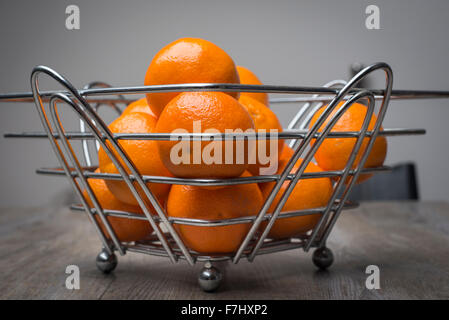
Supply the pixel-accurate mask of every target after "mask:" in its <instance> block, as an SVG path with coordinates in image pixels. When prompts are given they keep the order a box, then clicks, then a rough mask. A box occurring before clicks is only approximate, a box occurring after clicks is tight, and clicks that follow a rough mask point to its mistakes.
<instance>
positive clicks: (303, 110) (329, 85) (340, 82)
mask: <svg viewBox="0 0 449 320" xmlns="http://www.w3.org/2000/svg"><path fill="white" fill-rule="evenodd" d="M345 84H346V81H344V80H332V81H330V82H328V83H326V84H325V85H324V86H323V87H326V88H332V87H334V86H337V85H340V86H341V85H343V86H344V85H345ZM316 97H319V95H318V94H314V95H313V96H312V98H316ZM270 102H271V100H270ZM310 105H311V103H310V102H309V101H307V102H306V103H304V104H303V106H302V107H301V108H300V109H299V111H298V112H297V113H296V115H295V116H294V117H293V119H292V120H291V121H290V123H289V124H288V126H287V128H288V129H294V128H296V126H297V124H298V122H299V120H301V118H302V117H303V116H304V114H305V113H306V111H307V110H308V108H309V107H310Z"/></svg>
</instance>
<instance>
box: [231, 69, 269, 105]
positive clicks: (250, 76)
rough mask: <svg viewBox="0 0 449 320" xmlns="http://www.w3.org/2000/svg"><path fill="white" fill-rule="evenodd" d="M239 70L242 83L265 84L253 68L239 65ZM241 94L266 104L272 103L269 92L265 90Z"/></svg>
mask: <svg viewBox="0 0 449 320" xmlns="http://www.w3.org/2000/svg"><path fill="white" fill-rule="evenodd" d="M237 72H238V73H239V78H240V83H241V84H259V85H261V84H263V83H262V82H261V81H260V80H259V78H258V77H257V76H256V75H255V74H254V73H253V72H252V71H251V70H249V69H247V68H245V67H242V66H237ZM240 96H241V97H243V96H246V97H251V98H253V99H256V100H257V101H259V102H261V103H263V104H264V105H266V106H269V105H270V101H269V100H268V93H265V92H241V93H240Z"/></svg>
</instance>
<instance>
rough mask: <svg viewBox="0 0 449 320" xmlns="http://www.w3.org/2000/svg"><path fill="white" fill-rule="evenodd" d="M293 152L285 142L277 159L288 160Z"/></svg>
mask: <svg viewBox="0 0 449 320" xmlns="http://www.w3.org/2000/svg"><path fill="white" fill-rule="evenodd" d="M293 153H295V152H294V151H293V149H292V148H290V147H289V146H288V145H287V144H285V145H284V148H283V149H282V153H281V155H280V156H279V161H282V160H287V161H288V160H290V159H291V157H293Z"/></svg>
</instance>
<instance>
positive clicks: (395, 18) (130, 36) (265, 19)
mask: <svg viewBox="0 0 449 320" xmlns="http://www.w3.org/2000/svg"><path fill="white" fill-rule="evenodd" d="M69 4H77V5H78V6H79V7H80V11H81V29H80V30H77V31H68V30H66V29H65V18H66V15H65V8H66V6H67V5H69ZM369 4H376V5H378V6H379V7H380V18H381V30H367V29H366V28H365V17H366V15H365V8H366V6H367V5H369ZM448 18H449V1H444V0H440V1H436V0H429V1H374V0H373V1H331V0H328V1H310V2H302V1H276V2H274V1H183V2H180V1H178V2H174V1H167V0H165V1H129V0H128V1H121V2H119V1H110V0H109V1H106V0H103V1H98V0H97V1H75V0H72V1H17V0H15V1H5V0H2V1H1V3H0V40H1V42H0V43H1V50H0V72H1V76H0V92H10V91H29V90H30V87H29V75H30V72H31V69H32V68H33V67H34V66H35V65H38V64H44V65H48V66H50V67H52V68H54V69H55V70H57V71H58V72H60V73H62V74H64V75H66V76H67V77H68V78H69V79H70V80H71V81H72V82H73V83H74V84H75V85H76V86H77V87H82V86H84V85H85V84H86V83H88V82H90V81H93V80H103V81H107V82H109V83H111V84H113V85H117V86H120V85H141V84H143V78H144V75H145V71H146V68H147V66H148V64H149V63H150V61H151V58H152V56H153V55H154V54H155V53H156V52H157V51H158V50H159V49H160V48H161V47H162V46H164V45H165V44H167V43H169V42H171V41H174V40H175V39H178V38H180V37H185V36H192V37H202V38H205V39H208V40H210V41H212V42H215V43H216V44H217V45H219V46H220V47H222V48H223V49H225V50H226V51H227V52H228V53H229V54H230V55H231V56H232V57H233V59H234V61H235V62H236V64H239V65H243V66H246V67H248V68H250V69H252V70H253V71H255V72H256V73H257V74H258V75H259V77H260V78H261V79H262V80H263V81H264V82H265V83H266V84H285V85H310V86H317V85H322V84H324V83H325V82H327V81H329V80H332V79H340V78H343V79H347V78H348V77H349V65H350V64H351V63H353V62H362V63H366V64H368V63H372V62H377V61H385V62H387V63H389V64H390V65H391V66H392V67H393V70H394V72H395V79H394V87H395V88H397V89H440V90H449V64H448V61H447V59H448V52H449V50H448V49H449V36H448V33H449V20H448ZM371 84H372V85H373V86H381V85H382V82H381V81H380V78H379V79H377V78H375V79H372V81H371ZM50 88H52V87H48V89H50ZM273 109H274V110H275V112H276V113H277V114H278V115H279V117H280V119H281V121H282V122H283V124H284V125H286V124H287V123H288V119H289V118H290V117H291V116H292V115H293V114H294V112H295V106H294V105H291V106H288V105H283V106H279V107H273ZM448 120H449V102H448V101H447V100H433V101H429V100H421V101H414V102H411V101H406V102H392V103H391V106H390V109H389V112H388V114H387V117H386V120H385V125H384V126H385V127H422V128H426V129H427V131H428V133H427V135H426V136H417V137H393V138H390V139H389V152H388V158H387V163H388V164H394V163H398V162H401V161H404V160H413V161H414V162H415V163H416V164H417V167H418V180H419V184H420V193H421V196H422V198H423V199H426V200H447V198H448V196H449V188H448V187H447V185H448V184H447V181H448V180H449V170H448V159H449V148H448V146H449V143H448V138H449V127H448V126H447V125H446V122H447V121H448ZM0 124H1V133H2V134H3V133H5V132H7V131H25V130H28V131H32V130H36V131H37V130H41V126H40V122H39V119H38V117H37V115H36V112H35V110H34V106H33V105H31V104H12V103H2V104H0ZM0 150H1V151H0V152H1V155H0V157H1V162H0V177H1V181H0V188H1V193H0V206H2V207H8V206H30V205H40V204H43V203H45V202H48V201H53V200H54V199H55V197H61V196H62V195H63V194H65V192H66V190H67V189H68V188H69V185H68V182H66V181H65V179H60V178H59V179H58V178H51V177H44V176H37V175H35V174H34V170H35V168H36V167H40V166H51V165H55V164H56V159H55V157H54V155H53V153H52V151H51V149H50V145H49V143H48V141H45V140H6V139H4V138H3V137H2V138H0Z"/></svg>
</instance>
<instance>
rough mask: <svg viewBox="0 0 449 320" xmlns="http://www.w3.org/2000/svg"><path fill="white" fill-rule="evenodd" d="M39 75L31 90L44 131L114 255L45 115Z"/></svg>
mask: <svg viewBox="0 0 449 320" xmlns="http://www.w3.org/2000/svg"><path fill="white" fill-rule="evenodd" d="M39 73H40V71H38V70H33V72H32V73H31V88H32V90H33V93H34V100H35V105H36V109H37V112H38V114H39V117H40V118H41V122H42V125H43V127H44V130H45V131H46V132H47V134H48V139H49V140H50V145H51V147H52V149H53V151H54V152H55V154H56V157H57V158H58V160H59V162H60V163H61V165H62V167H63V169H64V172H65V173H66V175H67V177H68V178H69V181H70V183H71V185H72V187H73V189H74V190H75V192H76V193H77V194H78V196H79V198H80V199H81V202H82V204H83V206H84V208H85V209H86V212H88V217H89V220H90V221H91V222H92V224H93V225H94V228H95V230H96V231H97V233H98V235H99V236H100V240H101V242H102V244H103V247H104V249H105V250H106V251H107V252H108V253H109V254H112V253H113V252H114V249H113V247H112V246H111V244H110V243H109V242H108V240H107V238H106V236H105V234H104V233H103V230H101V228H100V226H99V225H98V222H97V220H96V219H95V218H94V216H93V215H92V214H91V213H90V211H89V205H88V204H87V202H86V200H85V199H84V197H83V194H82V191H81V189H80V187H79V185H78V182H77V181H76V180H75V178H73V177H71V175H70V168H69V165H68V164H67V162H66V160H65V157H64V155H63V153H62V150H61V149H60V147H59V144H58V142H57V141H56V139H54V137H53V134H52V128H51V125H50V122H49V121H48V119H47V116H46V114H45V109H44V105H43V103H42V100H41V97H40V95H39V85H38V75H39Z"/></svg>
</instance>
